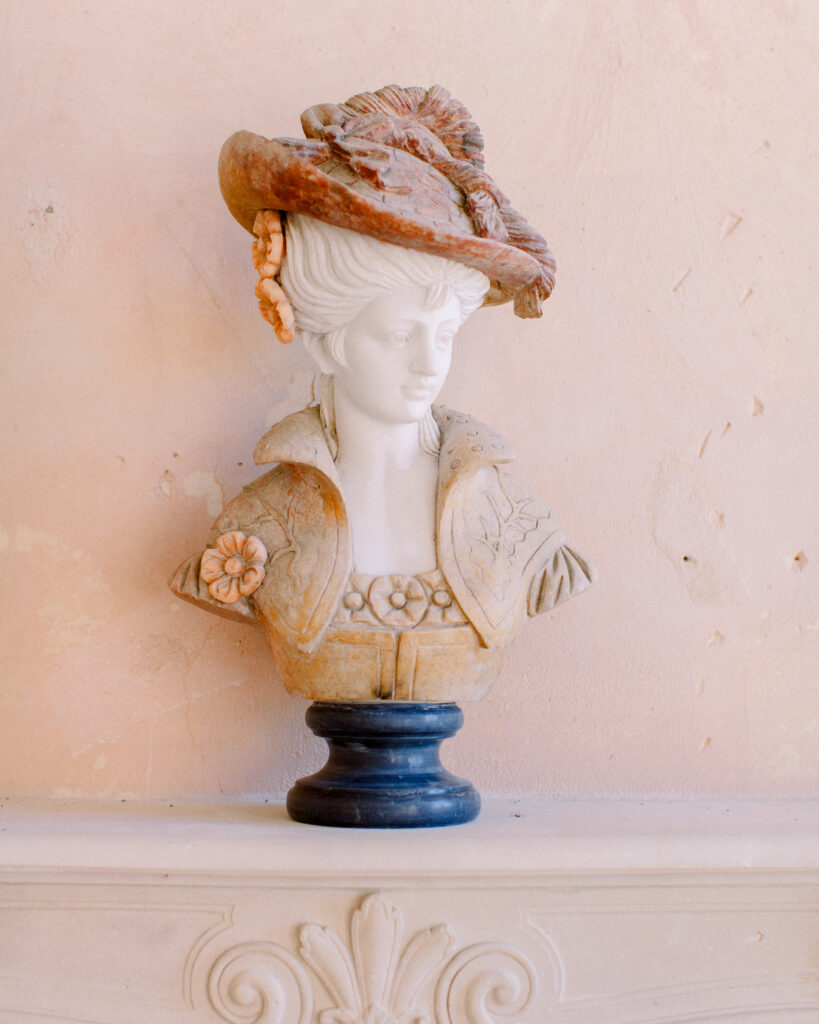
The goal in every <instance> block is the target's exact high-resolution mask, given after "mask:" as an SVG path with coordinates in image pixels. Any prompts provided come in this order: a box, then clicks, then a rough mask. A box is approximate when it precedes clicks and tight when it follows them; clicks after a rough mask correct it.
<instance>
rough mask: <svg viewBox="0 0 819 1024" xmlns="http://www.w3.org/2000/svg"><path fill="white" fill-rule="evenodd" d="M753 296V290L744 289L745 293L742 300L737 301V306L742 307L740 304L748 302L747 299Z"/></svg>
mask: <svg viewBox="0 0 819 1024" xmlns="http://www.w3.org/2000/svg"><path fill="white" fill-rule="evenodd" d="M753 294H754V290H753V288H750V287H748V288H746V289H745V291H744V292H743V295H742V298H741V299H740V300H739V304H740V306H741V305H742V304H743V303H744V302H747V301H748V299H750V297H751V296H752V295H753Z"/></svg>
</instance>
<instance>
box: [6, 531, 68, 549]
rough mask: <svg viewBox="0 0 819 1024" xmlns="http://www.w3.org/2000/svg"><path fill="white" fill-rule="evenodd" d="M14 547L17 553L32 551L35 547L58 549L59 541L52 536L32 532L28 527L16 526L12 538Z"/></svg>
mask: <svg viewBox="0 0 819 1024" xmlns="http://www.w3.org/2000/svg"><path fill="white" fill-rule="evenodd" d="M14 546H15V548H16V549H17V550H18V551H32V550H33V549H34V548H36V547H44V548H56V547H59V546H60V541H59V539H58V538H57V537H55V536H53V534H50V533H42V532H41V531H40V530H32V529H30V528H29V527H28V526H18V527H17V531H16V533H15V537H14Z"/></svg>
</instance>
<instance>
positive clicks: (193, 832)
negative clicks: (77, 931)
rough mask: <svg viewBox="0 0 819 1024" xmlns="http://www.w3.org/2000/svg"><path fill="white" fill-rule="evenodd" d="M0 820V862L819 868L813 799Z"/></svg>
mask: <svg viewBox="0 0 819 1024" xmlns="http://www.w3.org/2000/svg"><path fill="white" fill-rule="evenodd" d="M0 828H2V837H3V841H2V844H0V870H2V871H8V870H10V869H11V870H14V869H21V868H37V869H48V868H51V869H55V870H60V869H66V870H67V869H86V870H88V869H91V870H94V869H96V870H125V871H128V870H147V871H183V872H184V871H194V872H202V871H205V872H227V873H232V874H246V873H253V874H258V873H260V872H261V873H270V872H272V873H274V874H276V875H280V876H281V875H293V874H296V875H304V874H315V873H325V872H327V871H328V870H332V871H334V872H335V873H337V874H350V873H354V874H356V875H362V874H367V873H374V874H377V875H378V876H384V877H386V876H397V877H404V876H406V875H412V876H420V875H424V874H434V875H436V876H438V875H441V874H442V873H443V872H445V873H446V874H447V875H448V876H450V877H456V876H460V875H469V874H473V873H475V872H481V873H485V872H488V873H497V874H504V875H509V874H515V873H520V872H524V873H526V872H565V871H571V872H577V871H591V872H600V871H613V870H614V871H629V870H630V871H686V870H693V871H696V870H732V869H738V868H757V869H766V870H767V869H787V868H805V869H817V868H819V802H816V801H746V802H740V801H734V802H719V801H708V802H705V801H659V800H639V801H638V800H629V801H623V800H598V801H591V800H584V801H546V800H510V799H490V800H485V801H484V807H483V810H482V813H481V815H480V817H479V819H478V820H477V821H475V822H472V823H471V824H469V825H461V826H457V827H453V828H445V829H438V828H433V829H399V830H377V829H374V830H371V829H328V828H318V827H314V826H310V825H301V824H298V823H296V822H293V821H291V820H290V819H289V818H288V817H287V814H286V812H285V810H284V807H283V805H281V804H280V803H265V802H263V801H258V802H235V803H208V802H199V801H197V802H192V801H186V800H174V801H170V802H162V803H159V802H157V803H141V802H140V803H137V802H132V801H121V802H112V803H108V802H90V801H68V800H20V799H5V800H3V801H0ZM444 861H445V864H446V866H445V867H444V866H443V862H444Z"/></svg>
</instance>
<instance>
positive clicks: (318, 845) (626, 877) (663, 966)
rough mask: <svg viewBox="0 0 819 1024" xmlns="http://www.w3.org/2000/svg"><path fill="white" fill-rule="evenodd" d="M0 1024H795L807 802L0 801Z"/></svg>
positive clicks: (804, 1006) (814, 939) (803, 942)
mask: <svg viewBox="0 0 819 1024" xmlns="http://www.w3.org/2000/svg"><path fill="white" fill-rule="evenodd" d="M0 828H1V829H2V832H0V840H1V841H0V1022H2V1024H6V1022H8V1024H17V1022H20V1024H22V1022H23V1021H25V1022H26V1024H32V1022H33V1024H39V1022H43V1024H45V1022H46V1021H47V1022H49V1024H58V1022H68V1021H71V1022H75V1024H76V1022H81V1024H86V1022H87V1024H91V1022H93V1024H142V1022H146V1024H147V1022H150V1024H171V1022H173V1024H185V1022H188V1021H190V1022H197V1024H198V1022H203V1024H206V1022H214V1024H219V1022H224V1021H228V1022H231V1024H500V1022H501V1021H503V1022H506V1024H512V1022H520V1024H524V1022H525V1024H547V1022H548V1024H551V1022H552V1021H556V1022H560V1021H566V1022H575V1024H690V1022H700V1024H712V1022H717V1021H726V1022H728V1021H730V1022H731V1024H738V1022H740V1024H744V1022H748V1024H750V1022H753V1024H814V1022H815V1021H817V1020H819V802H814V801H746V802H742V801H735V802H720V801H717V800H714V801H679V802H674V801H651V800H644V801H529V800H508V799H506V800H503V799H498V800H489V801H486V806H485V810H484V812H483V813H482V815H481V817H480V818H479V819H478V821H476V822H473V823H471V824H470V825H465V826H460V827H457V828H450V829H421V830H402V831H397V832H392V831H365V830H338V829H321V828H314V827H311V826H305V825H298V824H296V823H294V822H291V821H290V820H289V819H288V818H287V816H286V814H285V812H284V810H283V808H282V806H280V805H278V804H265V803H262V802H247V803H233V804H225V803H220V804H216V803H204V802H189V801H187V802H186V801H182V800H175V801H173V802H165V803H152V804H151V803H132V802H127V803H124V802H118V803H110V804H109V803H93V802H85V803H83V802H74V801H68V800H54V801H45V800H36V801H35V800H20V799H5V800H0Z"/></svg>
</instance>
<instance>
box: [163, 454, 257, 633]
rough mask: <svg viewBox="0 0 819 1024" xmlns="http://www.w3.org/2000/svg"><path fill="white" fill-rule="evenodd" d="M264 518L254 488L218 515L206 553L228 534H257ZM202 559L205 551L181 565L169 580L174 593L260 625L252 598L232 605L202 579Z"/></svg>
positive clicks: (237, 618) (243, 598)
mask: <svg viewBox="0 0 819 1024" xmlns="http://www.w3.org/2000/svg"><path fill="white" fill-rule="evenodd" d="M272 472H275V470H273V471H272ZM271 475H272V473H269V474H267V476H266V477H263V478H262V481H260V482H264V481H266V480H267V479H268V478H269V477H270V476H271ZM264 516H265V509H264V507H263V505H262V502H261V501H260V499H259V496H258V494H257V492H256V490H255V489H254V488H253V486H252V487H246V488H245V489H244V490H243V491H242V493H241V494H239V495H237V496H236V497H235V498H234V499H233V500H232V501H231V502H229V503H228V504H227V505H226V506H225V508H224V509H223V510H222V511H221V512H220V513H219V515H218V516H217V518H216V521H215V522H214V524H213V526H212V527H211V531H210V535H209V537H208V544H207V547H206V550H208V549H213V548H214V546H215V545H216V544H217V542H218V540H219V538H220V537H222V536H224V535H225V534H230V533H232V532H234V531H240V532H241V533H244V534H246V535H250V534H254V533H255V530H256V526H257V524H258V523H259V521H260V519H263V518H264ZM262 550H263V549H262ZM202 556H203V552H202V551H198V552H197V553H196V554H195V555H191V557H190V558H188V559H186V560H185V561H184V562H183V563H182V564H181V565H180V566H179V568H178V569H177V570H176V572H174V574H173V575H172V576H171V578H170V580H169V581H168V582H169V585H170V588H171V590H172V591H173V592H174V593H175V594H176V595H177V596H178V597H181V598H184V599H185V600H186V601H191V602H193V603H194V604H197V605H199V606H200V607H202V608H206V609H207V610H208V611H212V612H216V613H218V614H219V615H223V616H225V617H226V618H229V619H235V620H237V621H239V622H250V623H256V622H257V618H256V611H255V608H254V605H253V601H252V600H251V599H249V598H248V597H246V596H244V595H242V596H240V597H238V599H234V600H231V601H230V603H227V602H226V601H220V600H217V599H216V598H215V597H213V595H212V591H211V589H209V586H208V582H207V580H206V579H204V578H203V576H202V571H201V570H202ZM206 575H207V574H206Z"/></svg>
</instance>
